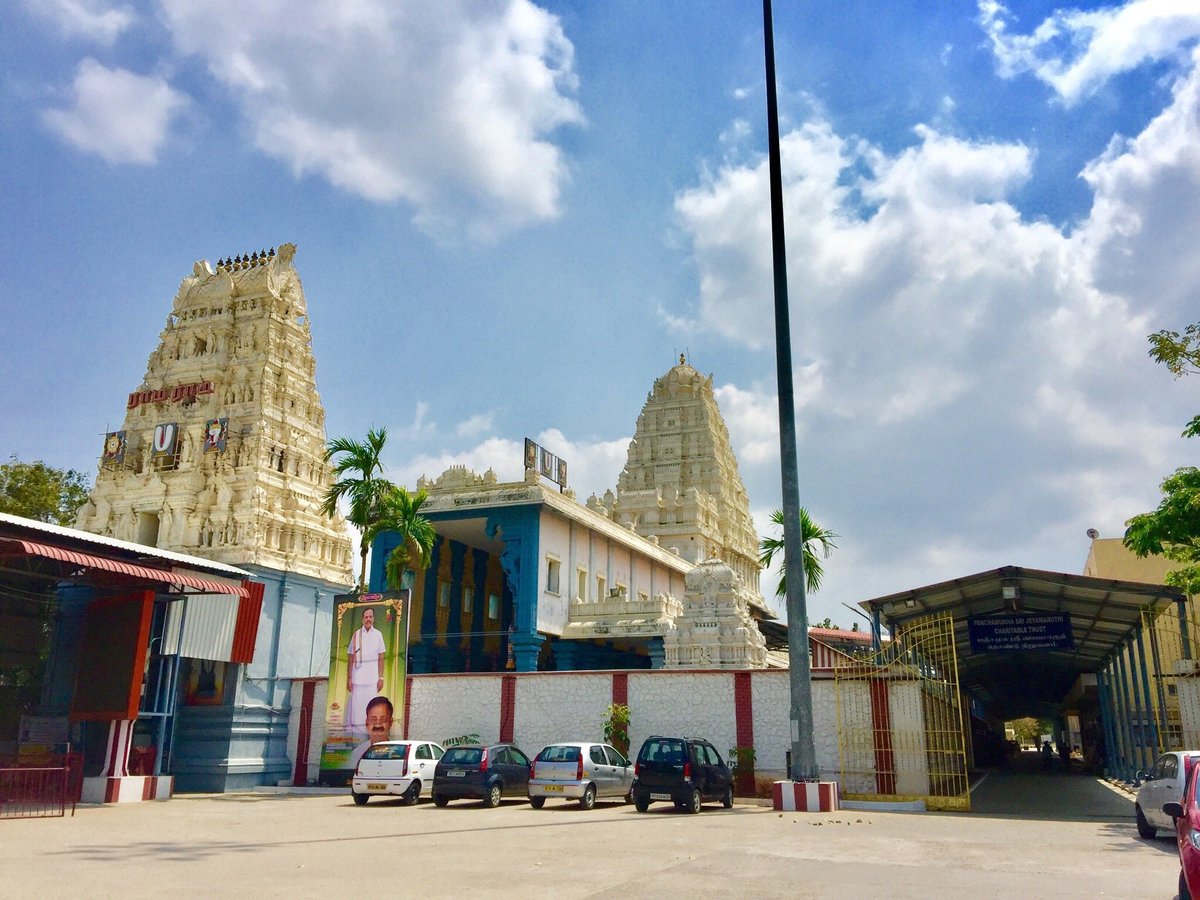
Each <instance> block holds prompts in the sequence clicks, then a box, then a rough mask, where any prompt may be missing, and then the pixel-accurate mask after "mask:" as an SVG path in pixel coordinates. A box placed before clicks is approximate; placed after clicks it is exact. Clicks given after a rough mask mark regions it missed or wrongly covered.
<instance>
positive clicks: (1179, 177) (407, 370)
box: [0, 0, 1200, 627]
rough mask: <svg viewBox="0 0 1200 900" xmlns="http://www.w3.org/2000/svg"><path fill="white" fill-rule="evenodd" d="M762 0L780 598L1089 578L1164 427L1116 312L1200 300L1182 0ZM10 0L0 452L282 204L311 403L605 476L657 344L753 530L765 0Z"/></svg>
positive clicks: (120, 405) (764, 251)
mask: <svg viewBox="0 0 1200 900" xmlns="http://www.w3.org/2000/svg"><path fill="white" fill-rule="evenodd" d="M775 6H776V8H775V42H776V65H777V79H778V91H779V104H780V117H781V133H782V142H781V143H782V168H783V180H784V191H785V214H786V234H787V251H788V283H789V297H790V309H791V324H792V346H793V362H794V364H795V371H794V380H795V390H796V398H797V399H796V406H797V410H796V424H797V429H798V435H799V447H798V452H799V460H800V495H801V496H800V501H801V503H802V504H804V505H805V506H806V507H808V509H809V510H810V511H811V512H812V514H813V515H814V517H815V518H816V519H817V520H818V522H820V523H821V524H822V525H824V526H826V527H828V528H830V529H832V530H833V531H835V532H836V533H837V534H838V535H839V537H838V539H837V545H838V546H837V550H836V551H834V553H833V555H832V556H831V557H830V558H829V559H828V560H827V561H826V564H825V565H826V573H827V574H826V581H825V583H824V585H823V586H822V588H821V590H820V591H819V592H818V593H816V594H813V595H811V596H810V597H809V601H808V602H809V615H810V619H811V620H813V621H820V620H821V619H823V618H825V617H826V616H829V617H832V618H833V620H834V621H835V622H836V623H838V624H841V625H842V626H844V627H848V626H849V625H850V623H851V622H852V621H853V620H854V614H853V613H852V612H850V611H849V610H847V609H846V608H845V604H855V603H857V602H859V601H861V600H865V599H869V598H872V597H876V596H881V595H884V594H889V593H893V592H896V591H902V590H907V589H910V588H916V587H920V586H923V585H927V584H932V583H936V582H939V581H943V580H947V579H951V578H956V577H959V576H965V575H969V574H973V573H975V572H980V571H984V570H987V569H993V568H996V567H999V566H1004V565H1018V566H1026V567H1030V568H1042V569H1049V570H1054V571H1061V572H1073V573H1079V572H1081V571H1082V569H1083V565H1084V562H1085V559H1086V557H1087V552H1088V548H1089V541H1088V538H1087V535H1086V532H1087V530H1088V529H1089V528H1095V529H1097V530H1098V531H1099V532H1100V534H1101V536H1103V537H1118V536H1120V535H1121V534H1122V532H1123V529H1124V522H1125V521H1126V520H1127V519H1128V518H1129V517H1130V516H1132V515H1134V514H1136V513H1138V512H1142V511H1145V510H1148V509H1151V508H1153V507H1154V506H1155V505H1156V504H1157V502H1158V497H1159V494H1158V485H1159V482H1160V481H1161V479H1162V478H1163V477H1164V476H1165V475H1167V474H1168V473H1169V472H1171V471H1173V470H1174V469H1175V468H1176V467H1178V466H1181V465H1186V464H1194V463H1195V458H1196V448H1195V446H1189V445H1187V444H1186V442H1185V441H1184V439H1182V438H1181V436H1180V433H1181V431H1182V429H1183V426H1184V424H1185V423H1186V422H1187V421H1188V420H1189V419H1190V418H1191V417H1192V416H1193V415H1195V413H1196V411H1197V408H1198V405H1200V404H1198V402H1197V401H1198V391H1197V389H1198V388H1200V382H1196V381H1195V380H1194V379H1192V380H1189V379H1183V380H1175V379H1173V378H1172V377H1171V375H1170V373H1168V372H1167V371H1166V369H1165V368H1163V367H1162V366H1159V365H1156V364H1155V363H1154V362H1153V361H1152V360H1151V359H1150V358H1149V357H1148V355H1147V350H1148V344H1147V341H1146V336H1147V335H1148V334H1150V333H1152V332H1155V331H1158V330H1159V329H1163V328H1166V329H1171V330H1182V328H1183V327H1185V326H1186V325H1187V324H1189V323H1191V322H1194V321H1196V320H1197V319H1198V318H1200V287H1198V285H1200V243H1198V242H1197V238H1196V236H1197V233H1198V231H1200V229H1198V227H1197V226H1198V225H1200V65H1198V63H1200V2H1197V0H1187V2H1185V0H1129V2H1126V3H1086V4H1078V5H1062V6H1059V5H1056V4H1053V3H1047V2H1040V0H1029V2H1016V0H1012V2H1009V3H1007V4H1003V3H1000V2H996V0H979V2H970V0H941V2H938V3H929V2H927V0H809V2H804V3H788V2H777V3H776V4H775ZM0 10H2V13H0V14H2V15H3V18H4V23H5V24H4V27H3V29H0V148H2V151H0V152H2V153H3V162H4V164H3V165H2V166H0V315H2V318H0V323H2V325H0V329H2V330H0V334H2V335H3V341H2V344H0V346H3V350H4V352H3V353H2V354H0V385H2V386H3V390H2V391H0V456H2V457H5V458H7V457H8V456H10V455H14V454H15V455H16V456H17V457H18V458H20V459H22V460H26V461H28V460H33V459H42V460H45V461H46V462H48V463H50V464H52V465H55V466H60V467H69V468H75V469H78V470H81V471H85V472H87V473H88V474H89V475H92V476H94V474H95V471H96V468H97V464H98V459H99V455H100V452H101V440H102V437H103V434H104V433H105V432H106V431H108V430H110V429H113V428H116V427H118V426H119V424H120V422H121V420H122V418H123V414H124V403H125V397H126V395H127V394H128V393H129V392H130V391H132V390H134V389H136V388H137V387H138V386H139V384H140V382H141V379H142V377H143V375H144V374H145V370H146V360H147V357H148V355H149V354H150V352H151V351H152V350H154V348H155V347H156V345H157V341H158V336H159V333H160V331H161V329H162V327H163V324H164V322H165V320H166V316H167V314H168V312H169V311H170V307H171V301H172V298H173V297H174V294H175V291H176V289H177V288H178V286H179V282H180V280H181V279H182V278H183V277H184V276H186V275H188V274H189V273H190V272H191V270H192V263H193V261H194V260H198V259H208V260H210V261H213V262H215V261H216V260H217V259H220V258H223V257H226V256H233V255H236V254H239V253H249V252H250V251H253V250H258V249H261V248H264V247H272V246H278V245H279V244H281V243H284V242H287V241H290V242H293V243H295V244H296V245H297V246H298V248H299V250H298V252H297V255H296V267H297V270H298V272H299V274H300V277H301V279H302V281H303V284H304V289H305V294H306V297H307V301H308V308H309V314H310V318H311V323H312V333H313V348H314V352H315V355H316V360H317V382H318V388H319V391H320V394H321V398H322V401H323V403H324V405H325V409H326V414H327V428H328V432H329V435H330V436H331V437H333V436H350V437H362V436H364V435H365V433H366V431H367V429H368V428H370V427H372V426H386V427H387V428H388V429H389V435H390V437H389V441H388V445H387V450H386V453H385V461H386V463H387V474H388V475H389V476H390V477H391V478H393V479H394V480H395V481H397V482H400V483H405V484H408V485H410V486H411V485H413V484H415V482H416V479H417V478H418V477H419V476H421V475H426V476H429V477H436V476H437V475H438V474H440V473H441V472H442V471H443V470H444V469H445V468H446V467H447V466H449V465H451V464H457V463H462V464H467V465H469V466H471V467H472V468H474V469H476V470H477V471H483V470H484V469H486V468H488V467H489V466H490V467H492V468H494V469H495V470H496V472H497V473H498V475H499V476H500V477H501V478H502V479H518V478H520V477H521V466H522V462H521V460H522V456H521V446H522V441H523V439H524V438H525V437H527V436H528V437H531V438H534V439H535V440H537V441H538V442H540V443H541V444H543V445H544V446H546V447H547V448H548V449H549V450H551V451H552V452H554V453H556V454H557V455H559V456H561V457H562V458H564V459H566V460H567V461H568V463H569V465H570V472H571V486H572V488H573V489H574V490H575V491H576V492H577V494H578V497H579V499H580V500H581V501H582V500H584V499H586V497H587V496H588V495H589V494H590V493H592V492H596V493H603V491H604V490H605V489H606V488H609V487H614V486H615V484H616V480H617V475H618V473H619V472H620V470H621V468H622V466H623V465H624V462H625V454H626V449H627V447H628V443H629V440H630V439H631V437H632V436H633V432H634V426H635V423H636V419H637V415H638V413H639V411H640V410H641V407H642V404H643V403H644V401H645V398H646V394H647V392H648V391H649V390H650V388H651V386H652V385H653V382H654V379H655V378H657V377H659V376H661V375H662V374H664V373H665V372H666V371H667V370H668V369H669V368H670V367H671V366H672V365H673V363H674V361H675V360H677V358H678V354H679V353H686V354H687V355H688V359H689V361H690V362H691V363H692V364H693V365H694V366H695V367H696V368H698V369H699V370H701V371H702V372H704V373H711V374H712V376H713V384H714V387H715V390H716V395H717V400H718V403H719V404H720V407H721V409H722V412H723V413H724V416H725V420H726V422H727V424H728V426H729V431H730V435H731V439H732V441H733V445H734V450H735V452H736V454H737V456H738V459H739V465H740V470H741V475H742V478H743V480H744V481H745V483H746V487H747V490H748V493H749V497H750V505H751V511H752V513H753V515H754V518H755V521H756V523H757V524H758V526H759V529H760V531H762V532H764V533H767V532H768V531H769V529H770V526H769V524H768V519H769V513H770V510H771V509H772V508H774V507H777V506H779V505H781V494H780V474H779V443H778V441H779V438H778V408H777V392H776V385H775V361H774V319H773V295H772V276H771V252H770V247H771V239H770V210H769V194H768V174H767V164H766V124H765V81H764V69H763V47H762V36H763V30H762V10H761V5H760V4H758V3H756V2H753V0H743V2H734V0H687V2H684V0H660V2H654V3H646V2H644V0H605V2H600V3H597V2H591V3H584V2H578V0H575V2H568V0H561V2H556V0H540V2H537V3H535V2H532V0H487V2H485V0H411V2H395V0H354V2H352V0H329V2H326V0H308V2H305V3H303V4H295V3H293V2H286V0H257V2H255V3H252V4H249V5H247V4H246V3H244V2H233V0H210V2H205V3H189V2H165V0H163V2H143V3H127V2H113V0H0ZM769 582H770V579H769V578H768V579H765V580H764V588H766V586H767V584H768V583H769ZM764 593H770V591H769V590H767V589H764Z"/></svg>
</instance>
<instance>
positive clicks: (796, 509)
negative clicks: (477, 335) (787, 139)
mask: <svg viewBox="0 0 1200 900" xmlns="http://www.w3.org/2000/svg"><path fill="white" fill-rule="evenodd" d="M763 46H764V50H765V56H766V63H767V147H768V161H769V168H770V172H771V253H772V257H773V260H774V268H775V371H776V376H777V378H778V381H779V462H780V468H781V470H782V476H783V479H782V480H783V559H784V574H785V575H786V577H787V614H788V669H789V673H790V675H789V680H790V685H791V700H792V703H791V739H792V770H791V772H790V773H789V774H790V776H791V778H792V780H793V781H816V780H817V778H818V772H817V750H816V746H815V744H814V743H813V712H812V666H811V663H810V662H809V658H808V609H807V605H806V603H805V598H804V542H803V539H802V537H801V535H800V477H799V465H798V461H797V455H796V403H795V397H794V394H793V390H792V337H791V322H790V317H789V313H788V290H787V246H786V241H785V240H784V230H783V174H782V167H781V164H780V160H779V103H778V100H777V98H776V96H775V34H774V29H773V28H772V24H771V0H763Z"/></svg>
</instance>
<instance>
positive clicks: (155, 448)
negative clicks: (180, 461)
mask: <svg viewBox="0 0 1200 900" xmlns="http://www.w3.org/2000/svg"><path fill="white" fill-rule="evenodd" d="M178 441H179V426H178V425H177V424H176V423H175V422H163V423H162V424H160V425H155V426H154V439H153V441H152V442H151V445H150V450H151V455H152V456H153V457H154V458H155V459H165V458H167V457H174V456H175V448H176V445H177V444H178Z"/></svg>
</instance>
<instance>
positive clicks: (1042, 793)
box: [971, 751, 1175, 852]
mask: <svg viewBox="0 0 1200 900" xmlns="http://www.w3.org/2000/svg"><path fill="white" fill-rule="evenodd" d="M971 813H972V814H973V815H981V816H1016V817H1019V818H1022V819H1038V820H1043V821H1056V822H1109V823H1112V824H1119V825H1127V826H1128V827H1129V831H1130V833H1131V834H1132V835H1133V836H1134V837H1136V833H1135V832H1134V820H1133V798H1132V797H1131V796H1130V795H1129V794H1127V793H1125V792H1124V791H1122V790H1120V789H1118V788H1115V787H1112V786H1111V785H1109V784H1107V783H1106V782H1105V781H1103V780H1101V779H1099V778H1097V777H1095V776H1094V775H1086V774H1084V773H1083V772H1081V771H1079V770H1078V769H1072V770H1071V771H1067V770H1065V769H1064V768H1063V767H1062V763H1061V762H1060V761H1059V760H1058V759H1057V758H1056V759H1055V760H1054V766H1053V768H1052V769H1051V771H1049V772H1047V771H1044V770H1043V769H1042V762H1041V759H1040V758H1039V757H1038V754H1037V753H1036V752H1031V751H1027V752H1025V753H1019V754H1017V755H1016V756H1015V757H1013V758H1012V759H1011V760H1010V761H1009V762H1008V763H1007V765H1005V766H1004V767H1002V768H999V769H992V770H989V772H988V773H987V774H986V775H985V776H983V777H982V779H977V780H976V781H975V785H974V786H973V787H972V789H971ZM1166 845H1167V847H1168V849H1170V850H1171V851H1172V852H1174V850H1175V845H1174V844H1173V843H1171V842H1169V841H1168V842H1166Z"/></svg>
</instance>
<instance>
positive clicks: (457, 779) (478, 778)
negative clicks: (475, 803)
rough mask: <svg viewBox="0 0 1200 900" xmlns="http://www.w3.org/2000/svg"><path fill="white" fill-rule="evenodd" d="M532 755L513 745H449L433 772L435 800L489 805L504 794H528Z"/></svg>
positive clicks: (498, 802) (513, 795)
mask: <svg viewBox="0 0 1200 900" xmlns="http://www.w3.org/2000/svg"><path fill="white" fill-rule="evenodd" d="M528 786H529V757H528V756H526V755H525V754H524V753H522V752H521V750H520V749H519V748H518V747H516V746H515V745H513V744H488V745H486V746H485V745H483V744H465V745H462V746H458V747H450V748H449V749H448V750H446V752H445V754H444V755H443V756H442V758H441V759H440V760H438V764H437V769H436V770H435V771H434V773H433V791H432V793H433V802H434V803H435V804H436V805H438V806H445V805H446V804H447V803H449V802H450V801H451V800H460V799H471V800H482V801H483V805H484V806H487V807H496V806H499V805H500V800H501V798H503V797H519V798H521V799H522V800H524V799H525V797H526V790H527V789H528Z"/></svg>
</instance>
